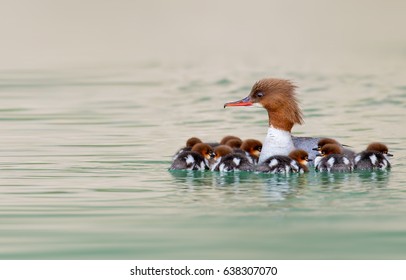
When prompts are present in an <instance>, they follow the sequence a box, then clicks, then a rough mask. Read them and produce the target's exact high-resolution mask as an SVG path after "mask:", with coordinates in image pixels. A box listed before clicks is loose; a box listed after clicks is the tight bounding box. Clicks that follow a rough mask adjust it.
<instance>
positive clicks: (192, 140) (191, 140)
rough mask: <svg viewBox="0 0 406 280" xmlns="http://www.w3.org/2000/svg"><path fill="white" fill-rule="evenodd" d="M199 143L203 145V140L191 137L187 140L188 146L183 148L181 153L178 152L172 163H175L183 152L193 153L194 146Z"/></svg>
mask: <svg viewBox="0 0 406 280" xmlns="http://www.w3.org/2000/svg"><path fill="white" fill-rule="evenodd" d="M199 143H203V142H202V140H200V139H199V138H197V137H191V138H189V139H187V140H186V146H185V147H183V148H180V149H179V151H177V152H176V153H175V154H174V156H173V157H172V161H174V160H175V159H176V158H177V157H178V155H179V154H181V153H182V152H186V151H191V150H192V148H193V146H194V145H196V144H199Z"/></svg>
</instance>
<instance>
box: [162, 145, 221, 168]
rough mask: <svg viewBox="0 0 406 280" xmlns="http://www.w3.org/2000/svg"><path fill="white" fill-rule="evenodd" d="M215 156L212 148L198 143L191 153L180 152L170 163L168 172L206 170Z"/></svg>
mask: <svg viewBox="0 0 406 280" xmlns="http://www.w3.org/2000/svg"><path fill="white" fill-rule="evenodd" d="M214 156H215V154H214V151H213V148H212V147H211V146H210V145H208V144H205V143H198V144H196V145H194V146H193V148H192V150H191V151H184V152H181V153H180V154H179V155H178V156H177V157H176V159H175V160H174V161H173V162H172V165H171V166H170V167H169V170H206V169H209V166H210V162H211V161H212V160H213V158H214Z"/></svg>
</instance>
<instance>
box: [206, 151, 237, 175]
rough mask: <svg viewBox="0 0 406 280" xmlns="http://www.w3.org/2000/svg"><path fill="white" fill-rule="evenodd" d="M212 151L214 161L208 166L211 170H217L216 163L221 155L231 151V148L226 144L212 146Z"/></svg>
mask: <svg viewBox="0 0 406 280" xmlns="http://www.w3.org/2000/svg"><path fill="white" fill-rule="evenodd" d="M214 153H215V156H214V162H213V164H212V165H211V166H210V170H211V171H214V170H218V165H219V163H220V162H221V160H222V159H223V157H224V156H225V155H228V154H231V153H233V149H232V148H231V147H229V146H227V145H219V146H217V147H215V148H214Z"/></svg>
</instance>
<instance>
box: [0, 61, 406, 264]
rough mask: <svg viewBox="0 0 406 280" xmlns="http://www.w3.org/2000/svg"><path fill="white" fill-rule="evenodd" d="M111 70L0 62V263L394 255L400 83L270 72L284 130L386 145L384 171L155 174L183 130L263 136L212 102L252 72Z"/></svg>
mask: <svg viewBox="0 0 406 280" xmlns="http://www.w3.org/2000/svg"><path fill="white" fill-rule="evenodd" d="M112 69H113V68H105V69H104V70H103V69H95V68H85V69H71V70H54V71H32V72H18V71H17V72H10V71H3V73H2V77H3V79H2V81H1V84H0V95H1V99H2V104H1V108H0V111H1V118H0V127H1V135H2V137H1V140H0V141H1V146H0V149H1V153H0V154H1V163H0V164H1V168H0V180H1V186H0V200H1V204H0V219H1V231H0V248H1V250H0V258H2V259H10V258H11V259H65V258H68V259H72V258H73V259H88V258H93V259H127V258H135V259H140V258H141V259H160V258H164V259H165V258H174V259H179V258H186V259H189V258H193V259H208V258H227V259H234V258H236V259H245V258H248V259H251V258H253V259H254V258H261V259H262V258H264V259H265V258H274V259H276V258H277V259H297V258H305V259H307V258H310V259H313V258H314V259H331V258H338V259H352V258H368V259H369V258H371V259H376V258H385V259H386V258H391V259H392V258H395V259H399V258H405V256H406V252H405V249H404V248H405V247H404V245H405V244H406V223H405V222H406V218H405V217H406V204H405V199H406V189H405V183H406V172H405V150H404V149H403V143H404V142H405V140H406V137H405V136H406V135H405V130H404V128H403V123H402V121H403V119H404V112H405V107H406V84H405V82H404V81H403V80H401V79H399V80H397V81H396V82H395V83H393V80H394V79H395V77H394V76H390V77H388V79H387V80H386V79H385V77H381V79H379V81H378V80H376V78H375V76H373V75H371V76H368V75H367V76H365V75H362V76H358V75H357V74H354V73H353V74H351V75H350V74H347V73H344V74H339V75H330V76H328V75H322V74H319V75H315V74H306V73H300V72H297V73H292V72H284V71H283V70H281V71H276V72H275V73H273V74H274V76H279V77H281V76H282V77H289V78H291V79H294V80H295V81H296V82H297V83H298V84H300V85H301V90H300V94H299V98H300V100H301V104H302V108H303V109H304V114H305V119H306V124H305V125H304V126H298V127H296V128H295V129H294V132H295V133H296V134H297V135H310V136H319V135H322V136H333V137H336V138H337V139H339V140H341V141H343V142H344V143H347V144H348V145H351V146H352V147H353V148H354V149H355V150H361V149H363V148H364V147H365V145H366V144H367V143H369V142H370V141H372V140H379V141H383V142H385V143H387V144H388V146H389V149H390V151H391V152H392V153H393V154H394V155H395V156H394V158H393V160H392V165H393V168H392V170H391V171H389V172H366V173H351V174H319V173H315V172H310V173H309V174H304V175H301V176H298V175H292V176H288V177H286V176H280V175H258V174H252V173H244V172H242V173H238V174H219V173H212V172H182V171H180V172H169V171H168V170H167V168H168V167H169V165H170V162H171V156H172V154H173V153H174V152H175V151H176V150H177V149H178V148H179V147H181V146H182V145H183V144H184V142H185V140H186V139H187V138H188V137H189V136H192V135H193V136H198V137H201V138H202V139H204V140H207V141H213V140H218V139H220V138H221V137H222V136H223V135H226V134H234V135H238V136H240V137H242V138H248V137H250V138H257V139H260V140H263V138H264V136H265V133H266V130H267V127H266V125H267V119H266V112H265V111H263V110H262V109H260V108H256V109H249V108H238V109H231V110H228V109H223V106H222V105H223V103H224V102H225V101H229V100H234V99H236V98H238V97H243V96H245V95H246V94H247V91H248V90H249V88H250V86H251V84H252V83H253V82H254V81H255V80H256V79H258V78H260V77H264V76H267V74H268V73H267V72H266V71H265V70H264V71H263V72H261V71H259V70H256V71H254V72H251V71H245V70H244V69H242V70H239V71H232V70H230V71H229V72H230V73H228V74H226V75H225V74H224V71H218V72H216V71H212V73H207V74H206V75H205V76H202V74H201V71H203V70H205V69H204V68H202V67H200V66H196V67H185V66H184V65H178V66H173V65H171V66H170V67H169V66H167V65H159V64H154V65H145V64H140V65H132V66H129V65H127V66H123V67H122V68H120V69H119V70H118V69H116V68H114V70H112ZM169 70H170V71H169ZM156 76H158V77H160V79H159V80H155V77H156ZM395 80H396V79H395ZM344 89H345V90H344Z"/></svg>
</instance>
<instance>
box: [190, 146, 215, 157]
mask: <svg viewBox="0 0 406 280" xmlns="http://www.w3.org/2000/svg"><path fill="white" fill-rule="evenodd" d="M192 152H196V153H199V154H201V155H202V156H203V157H204V158H205V159H207V160H211V159H213V158H214V157H215V156H216V154H215V153H214V150H213V148H212V147H211V146H210V145H208V144H206V143H198V144H196V145H194V146H193V148H192Z"/></svg>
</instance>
